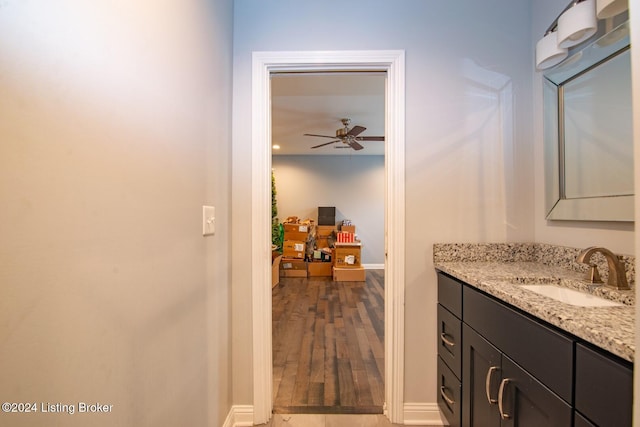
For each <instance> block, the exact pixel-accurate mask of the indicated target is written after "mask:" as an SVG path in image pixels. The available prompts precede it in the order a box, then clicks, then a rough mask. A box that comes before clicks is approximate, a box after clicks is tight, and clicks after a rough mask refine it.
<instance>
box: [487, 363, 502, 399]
mask: <svg viewBox="0 0 640 427" xmlns="http://www.w3.org/2000/svg"><path fill="white" fill-rule="evenodd" d="M499 370H500V368H498V367H497V366H492V367H490V368H489V370H488V371H487V377H486V378H485V380H484V391H485V393H486V395H487V401H488V402H489V405H495V404H496V403H498V400H497V399H492V398H491V390H490V389H491V377H492V376H493V373H494V372H496V371H499Z"/></svg>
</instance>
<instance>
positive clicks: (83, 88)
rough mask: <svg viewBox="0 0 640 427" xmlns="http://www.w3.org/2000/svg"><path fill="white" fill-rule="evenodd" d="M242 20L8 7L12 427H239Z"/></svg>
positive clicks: (190, 6) (5, 382) (199, 8)
mask: <svg viewBox="0 0 640 427" xmlns="http://www.w3.org/2000/svg"><path fill="white" fill-rule="evenodd" d="M232 6H233V5H232V1H231V0H228V1H219V2H214V3H213V4H212V3H211V2H205V1H200V0H188V1H186V2H185V1H177V0H163V1H161V2H157V1H145V0H142V1H135V2H131V1H124V0H115V1H113V0H110V1H105V0H95V1H90V2H87V1H83V0H60V1H55V2H52V1H49V0H31V1H28V2H25V1H19V0H6V1H3V2H2V3H1V4H0V52H1V54H0V99H1V101H0V140H2V143H1V144H0V200H2V209H0V235H2V244H1V245H0V283H1V288H2V298H0V360H1V361H2V363H0V395H1V396H2V399H3V401H9V402H38V403H39V402H48V403H51V404H56V403H61V404H74V405H77V403H78V402H80V401H84V402H89V403H95V402H100V403H104V404H112V405H113V410H112V412H111V413H109V414H77V413H76V414H75V415H73V416H72V415H68V414H54V413H47V414H45V413H37V414H30V415H28V414H4V413H0V425H11V426H30V427H33V426H61V425H64V426H88V425H90V426H136V427H139V426H154V427H157V426H177V425H191V426H205V425H209V426H216V427H217V426H220V425H222V423H223V422H224V419H225V417H226V415H227V413H228V412H229V409H230V404H231V383H230V377H229V374H228V372H229V370H230V369H231V362H230V357H229V356H230V354H229V350H228V349H229V347H230V304H229V301H230V292H229V289H230V283H229V282H230V276H229V268H228V266H229V256H228V248H229V246H230V244H229V232H228V231H227V230H228V229H229V227H230V220H229V209H228V206H229V200H230V195H229V188H230V183H229V181H230V180H229V174H230V172H229V170H230V169H229V168H230V166H229V159H230V142H231V136H230V135H231V132H230V131H231V118H230V107H231V90H230V84H231V36H232V28H231V21H232ZM204 203H212V204H215V205H216V206H217V207H218V211H217V212H218V234H217V235H216V236H215V237H213V238H208V239H207V240H206V241H205V239H204V238H203V237H202V235H201V207H202V205H203V204H204ZM76 409H77V407H76Z"/></svg>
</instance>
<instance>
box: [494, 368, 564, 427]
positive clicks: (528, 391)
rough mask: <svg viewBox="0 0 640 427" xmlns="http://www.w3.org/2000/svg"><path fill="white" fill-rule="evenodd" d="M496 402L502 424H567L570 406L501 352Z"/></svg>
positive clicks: (528, 426)
mask: <svg viewBox="0 0 640 427" xmlns="http://www.w3.org/2000/svg"><path fill="white" fill-rule="evenodd" d="M498 406H499V410H500V415H501V418H502V423H501V425H502V426H504V427H512V426H513V427H516V426H517V427H540V426H545V427H571V422H572V409H571V407H570V406H569V405H568V404H567V403H566V402H565V401H564V400H562V399H561V398H560V397H558V396H557V395H556V394H555V393H553V392H552V391H551V390H549V389H548V388H547V387H545V386H544V385H543V384H542V383H540V382H539V381H538V380H536V379H535V378H533V377H532V376H531V375H529V374H528V373H527V372H526V371H525V370H523V369H522V368H521V367H519V366H518V365H516V364H515V363H514V362H513V361H511V360H510V359H509V358H508V357H506V356H504V355H503V356H502V380H501V382H500V388H499V392H498Z"/></svg>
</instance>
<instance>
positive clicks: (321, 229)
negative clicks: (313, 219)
mask: <svg viewBox="0 0 640 427" xmlns="http://www.w3.org/2000/svg"><path fill="white" fill-rule="evenodd" d="M334 231H336V226H335V225H319V226H317V227H316V238H318V239H326V238H327V237H329V236H331V233H333V232H334Z"/></svg>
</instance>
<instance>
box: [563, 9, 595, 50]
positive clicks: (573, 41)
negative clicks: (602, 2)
mask: <svg viewBox="0 0 640 427" xmlns="http://www.w3.org/2000/svg"><path fill="white" fill-rule="evenodd" d="M597 30H598V19H597V18H596V4H595V0H585V1H583V2H580V3H578V4H576V5H574V6H573V7H571V8H569V9H568V10H567V11H566V12H565V13H563V14H562V15H560V17H559V18H558V46H560V47H562V48H567V47H571V46H575V45H577V44H579V43H582V42H583V41H585V40H587V39H588V38H589V37H591V36H592V35H594V34H595V33H596V31H597Z"/></svg>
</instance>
